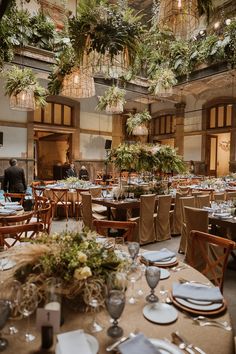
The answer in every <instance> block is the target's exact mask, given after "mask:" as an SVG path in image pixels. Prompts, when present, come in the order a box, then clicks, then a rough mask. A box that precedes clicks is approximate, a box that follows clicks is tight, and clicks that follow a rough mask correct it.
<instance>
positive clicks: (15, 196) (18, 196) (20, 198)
mask: <svg viewBox="0 0 236 354" xmlns="http://www.w3.org/2000/svg"><path fill="white" fill-rule="evenodd" d="M3 196H4V199H5V202H13V201H17V202H19V203H20V204H21V205H23V202H24V198H25V193H4V194H3Z"/></svg>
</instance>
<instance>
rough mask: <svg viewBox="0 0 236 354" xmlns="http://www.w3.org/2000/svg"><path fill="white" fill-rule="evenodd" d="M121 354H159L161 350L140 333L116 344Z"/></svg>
mask: <svg viewBox="0 0 236 354" xmlns="http://www.w3.org/2000/svg"><path fill="white" fill-rule="evenodd" d="M118 349H119V351H120V353H121V354H161V352H160V351H159V350H158V349H157V348H156V347H155V346H154V345H153V344H152V343H151V342H150V341H149V340H148V339H147V338H146V337H145V336H144V335H143V334H142V333H139V334H137V336H135V337H133V338H131V339H129V340H127V341H125V342H124V343H121V344H120V345H118Z"/></svg>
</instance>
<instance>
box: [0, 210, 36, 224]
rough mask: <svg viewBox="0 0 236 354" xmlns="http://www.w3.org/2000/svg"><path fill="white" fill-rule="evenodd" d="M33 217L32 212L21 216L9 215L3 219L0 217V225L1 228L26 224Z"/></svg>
mask: <svg viewBox="0 0 236 354" xmlns="http://www.w3.org/2000/svg"><path fill="white" fill-rule="evenodd" d="M33 215H34V212H33V211H30V212H25V213H23V214H21V215H9V216H5V217H1V219H0V224H1V225H2V226H10V225H16V224H19V223H20V224H21V225H23V224H28V223H29V222H30V220H31V219H32V217H33Z"/></svg>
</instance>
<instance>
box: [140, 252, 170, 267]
mask: <svg viewBox="0 0 236 354" xmlns="http://www.w3.org/2000/svg"><path fill="white" fill-rule="evenodd" d="M154 253H156V251H148V252H144V253H142V257H143V258H144V259H145V260H146V261H149V262H152V263H156V264H163V265H168V264H172V263H174V262H176V261H177V258H176V256H173V257H169V258H166V259H165V260H163V261H150V260H149V259H148V256H149V255H152V254H154Z"/></svg>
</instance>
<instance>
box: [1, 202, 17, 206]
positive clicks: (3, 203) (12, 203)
mask: <svg viewBox="0 0 236 354" xmlns="http://www.w3.org/2000/svg"><path fill="white" fill-rule="evenodd" d="M1 204H2V205H5V206H6V207H8V206H9V205H19V202H2V203H1Z"/></svg>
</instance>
